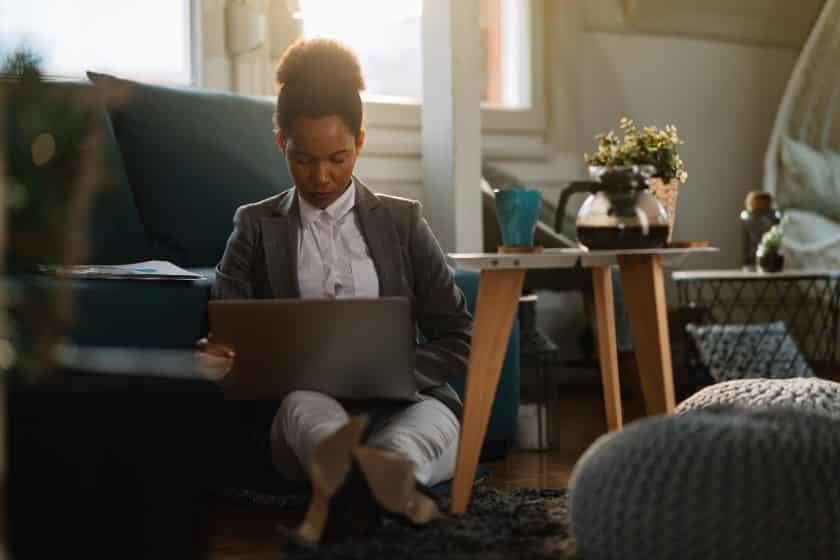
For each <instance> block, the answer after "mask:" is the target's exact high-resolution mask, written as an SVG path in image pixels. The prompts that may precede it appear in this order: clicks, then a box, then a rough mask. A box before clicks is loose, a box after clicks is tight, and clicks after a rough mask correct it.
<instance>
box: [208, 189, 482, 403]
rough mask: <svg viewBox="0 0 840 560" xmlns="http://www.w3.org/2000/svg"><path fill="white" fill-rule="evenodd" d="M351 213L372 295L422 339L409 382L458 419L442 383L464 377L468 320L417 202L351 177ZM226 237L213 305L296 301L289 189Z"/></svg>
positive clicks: (294, 222) (242, 210)
mask: <svg viewBox="0 0 840 560" xmlns="http://www.w3.org/2000/svg"><path fill="white" fill-rule="evenodd" d="M355 184H356V207H355V212H356V213H357V215H358V217H359V224H360V226H361V230H362V235H363V236H364V238H365V240H366V241H367V245H368V248H369V250H370V255H371V259H372V260H373V264H374V266H375V268H376V272H377V274H378V276H379V295H380V296H381V297H386V296H402V297H405V298H408V300H409V302H410V303H411V309H412V316H413V319H414V321H415V323H416V325H417V326H418V327H419V330H420V332H421V333H422V335H423V337H424V339H425V340H424V341H423V342H422V343H420V344H418V345H417V347H416V348H417V350H416V352H417V353H416V362H415V372H414V373H415V377H416V378H417V383H418V386H419V387H420V390H421V392H422V393H424V394H426V395H429V396H433V397H435V398H437V399H439V400H441V401H442V402H443V403H444V404H446V405H447V406H448V407H449V408H451V409H452V410H453V411H454V412H455V413H456V414H458V415H460V412H461V408H462V406H461V401H460V399H459V398H458V395H457V394H456V393H455V391H454V390H453V389H452V387H450V386H449V384H448V383H447V380H448V379H449V378H451V377H453V376H456V375H463V374H465V373H466V369H467V360H468V358H469V351H470V339H471V337H472V317H471V316H470V314H469V312H468V311H467V306H466V300H465V299H464V294H463V293H462V292H461V290H460V289H459V288H458V287H457V286H456V285H455V281H454V278H453V275H452V271H451V270H450V268H449V267H448V266H447V264H446V260H445V257H444V254H443V251H442V250H441V248H440V246H439V245H438V243H437V240H436V239H435V236H434V234H433V233H432V230H431V228H430V227H429V224H428V223H427V222H426V220H425V218H423V217H422V215H421V212H420V210H421V206H420V203H419V202H417V201H414V200H408V199H405V198H400V197H395V196H388V195H383V194H374V193H373V192H371V191H370V190H369V189H368V188H367V187H366V186H365V185H364V184H363V183H362V182H361V181H360V180H359V179H358V178H355ZM233 224H234V228H233V233H231V235H230V238H229V239H228V242H227V247H226V248H225V252H224V254H223V255H222V260H221V262H220V263H219V265H218V266H217V267H216V282H215V285H214V286H213V298H214V299H250V298H297V297H300V289H299V287H298V277H297V253H298V235H299V232H300V213H299V209H298V197H297V196H296V190H295V189H289V190H287V191H284V192H282V193H280V194H278V195H275V196H272V197H270V198H267V199H265V200H262V201H260V202H255V203H253V204H246V205H244V206H241V207H239V208H238V209H237V210H236V213H235V214H234V216H233Z"/></svg>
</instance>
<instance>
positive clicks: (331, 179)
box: [277, 115, 365, 208]
mask: <svg viewBox="0 0 840 560" xmlns="http://www.w3.org/2000/svg"><path fill="white" fill-rule="evenodd" d="M364 141H365V131H364V130H362V131H360V132H359V135H358V136H354V135H353V133H352V132H351V131H350V128H349V127H348V126H347V125H346V124H345V123H344V121H343V120H342V119H341V117H339V116H337V115H331V116H329V117H322V118H319V119H313V118H309V117H297V118H296V119H295V120H294V121H293V122H292V126H291V127H290V130H289V134H288V136H285V135H283V133H282V132H279V131H278V132H277V145H278V146H280V151H281V152H282V153H283V155H284V156H285V158H286V162H287V163H288V165H289V171H290V172H291V174H292V178H293V179H294V180H295V186H296V187H297V188H298V191H299V192H300V195H301V196H302V197H303V199H304V200H306V201H307V202H308V203H310V204H312V205H313V206H316V207H318V208H326V207H327V206H329V205H330V204H332V203H333V202H335V200H336V199H337V198H338V197H340V196H341V195H342V193H344V191H345V190H347V187H348V186H349V185H350V179H351V175H352V174H353V167H354V166H355V165H356V158H357V157H358V155H359V153H360V152H361V150H362V146H363V145H364Z"/></svg>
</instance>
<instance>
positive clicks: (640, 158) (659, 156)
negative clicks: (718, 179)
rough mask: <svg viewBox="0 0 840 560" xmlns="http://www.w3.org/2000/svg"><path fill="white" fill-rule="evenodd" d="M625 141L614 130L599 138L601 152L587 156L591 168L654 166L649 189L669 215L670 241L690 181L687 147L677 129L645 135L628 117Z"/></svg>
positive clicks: (623, 125) (654, 130)
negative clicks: (681, 190)
mask: <svg viewBox="0 0 840 560" xmlns="http://www.w3.org/2000/svg"><path fill="white" fill-rule="evenodd" d="M619 128H620V129H621V131H622V133H623V138H619V137H618V135H617V134H616V133H615V132H613V131H612V130H610V131H609V132H602V133H599V134H596V135H595V140H596V142H597V148H598V149H597V151H596V152H595V153H592V154H585V155H584V159H585V160H586V163H588V164H589V165H590V166H598V167H627V166H646V165H650V166H652V167H653V168H654V169H655V171H654V172H653V174H652V176H651V178H650V179H648V188H649V189H650V191H651V193H652V194H653V195H654V196H655V197H656V199H657V200H658V201H659V203H660V204H662V206H663V208H665V210H666V212H667V213H668V225H669V233H668V241H670V240H671V234H672V233H673V231H674V221H675V220H676V210H677V191H678V187H679V186H680V185H681V184H682V183H685V182H686V180H687V179H688V173H687V172H686V170H685V165H684V164H683V161H682V159H681V158H680V154H679V146H680V145H681V144H684V142H683V141H682V140H681V139H680V137H679V134H678V132H677V127H676V126H674V125H667V126H665V128H663V129H661V130H660V129H658V128H657V127H655V126H645V127H643V128H642V131H641V132H639V130H638V129H637V128H636V125H635V123H634V122H633V121H632V120H631V119H628V118H627V117H622V118H621V120H620V121H619Z"/></svg>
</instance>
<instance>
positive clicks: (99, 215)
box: [0, 81, 150, 264]
mask: <svg viewBox="0 0 840 560" xmlns="http://www.w3.org/2000/svg"><path fill="white" fill-rule="evenodd" d="M15 87H16V82H13V81H5V82H4V81H0V98H3V100H4V101H5V102H6V103H8V114H9V115H10V116H13V117H14V116H17V117H20V115H21V114H22V112H21V111H20V110H18V109H19V108H16V106H15V105H16V103H17V102H18V101H19V97H18V96H16V95H14V91H15V89H14V88H15ZM96 93H97V91H96V90H95V89H94V88H93V87H91V86H90V84H86V83H80V82H51V83H49V84H48V87H46V88H45V90H44V92H43V95H44V98H43V100H42V102H43V103H45V104H47V105H48V106H50V107H53V108H55V107H62V106H65V105H71V104H72V105H73V106H77V105H82V106H84V107H85V108H86V109H88V108H89V109H90V113H89V118H90V121H89V124H90V129H89V130H90V131H91V133H92V134H93V135H94V137H95V138H97V140H101V148H102V167H103V168H102V170H101V171H102V173H101V175H100V176H99V177H100V183H99V187H100V188H99V189H98V190H97V191H96V192H95V193H94V194H93V198H92V199H91V200H90V201H89V203H90V212H91V215H90V220H89V228H88V237H87V241H89V247H88V253H87V255H85V260H86V261H87V262H92V263H99V264H112V263H117V262H128V261H131V260H145V258H146V257H147V255H149V254H150V252H149V244H148V241H147V239H146V233H145V231H144V229H143V225H142V224H141V222H140V217H139V215H138V214H137V209H136V207H135V204H134V196H133V194H132V192H131V187H130V186H129V184H128V179H127V177H126V173H125V168H124V167H123V162H122V156H121V155H120V151H119V148H118V147H117V143H116V139H115V138H114V133H113V130H112V128H111V121H110V119H109V118H108V113H107V112H106V110H105V108H104V106H103V105H102V103H100V101H99V97H98V96H97V95H96ZM30 101H31V99H30ZM13 120H14V119H9V121H10V122H9V129H8V130H7V132H9V133H12V134H15V133H14V132H13V131H14V130H15V129H14V124H13ZM76 140H78V141H82V140H83V139H82V138H79V139H76ZM8 141H9V142H10V143H11V142H12V139H11V138H10V139H8ZM97 145H98V144H97ZM86 202H87V201H86ZM74 225H75V224H74Z"/></svg>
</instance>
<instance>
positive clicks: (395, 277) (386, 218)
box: [353, 176, 405, 297]
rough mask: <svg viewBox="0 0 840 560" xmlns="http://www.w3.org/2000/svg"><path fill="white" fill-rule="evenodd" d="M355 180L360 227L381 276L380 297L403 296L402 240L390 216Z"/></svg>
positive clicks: (373, 195) (375, 198)
mask: <svg viewBox="0 0 840 560" xmlns="http://www.w3.org/2000/svg"><path fill="white" fill-rule="evenodd" d="M353 178H354V180H355V183H356V210H357V213H358V216H359V224H360V225H361V228H362V235H363V236H364V237H365V241H366V242H367V246H368V249H369V250H370V258H371V260H372V261H373V266H374V267H375V268H376V274H377V275H378V276H379V295H380V296H381V297H388V296H404V295H405V293H404V290H403V289H402V252H401V249H400V238H399V235H398V234H397V231H396V229H395V228H394V223H393V220H392V218H391V214H390V212H388V209H387V208H386V207H385V206H383V205H382V203H381V202H380V201H379V198H377V196H376V195H375V194H373V193H372V192H371V191H370V190H369V189H368V188H367V187H366V186H365V184H364V183H362V181H360V180H359V178H358V177H355V176H354V177H353Z"/></svg>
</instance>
